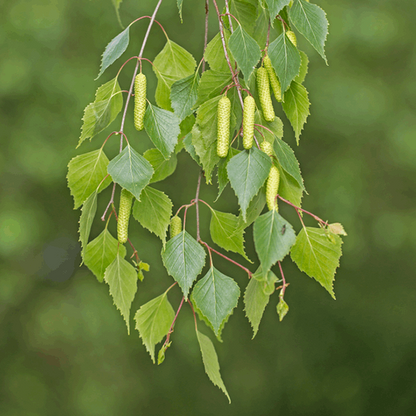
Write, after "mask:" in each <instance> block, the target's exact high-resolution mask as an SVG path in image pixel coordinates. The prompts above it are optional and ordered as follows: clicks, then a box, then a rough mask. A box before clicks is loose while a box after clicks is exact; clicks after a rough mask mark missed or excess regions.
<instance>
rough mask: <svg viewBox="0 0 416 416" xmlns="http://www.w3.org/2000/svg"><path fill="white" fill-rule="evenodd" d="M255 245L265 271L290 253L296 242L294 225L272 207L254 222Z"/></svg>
mask: <svg viewBox="0 0 416 416" xmlns="http://www.w3.org/2000/svg"><path fill="white" fill-rule="evenodd" d="M253 233H254V246H255V248H256V252H257V255H258V256H259V259H260V263H261V266H262V269H263V271H264V272H267V271H268V270H270V268H271V267H272V266H273V265H274V264H276V262H278V261H282V260H283V259H284V257H285V256H286V255H287V254H289V251H290V248H291V247H292V246H293V244H295V241H296V234H295V232H294V231H293V227H292V226H291V225H290V223H288V222H287V221H286V220H285V219H284V218H283V217H281V216H280V215H279V213H278V212H277V211H276V210H275V209H272V210H271V211H269V212H267V213H266V214H263V215H261V216H260V217H258V218H257V219H256V221H255V222H254V229H253Z"/></svg>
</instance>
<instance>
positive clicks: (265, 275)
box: [252, 265, 279, 296]
mask: <svg viewBox="0 0 416 416" xmlns="http://www.w3.org/2000/svg"><path fill="white" fill-rule="evenodd" d="M252 279H256V280H258V281H259V282H261V283H262V286H261V287H262V290H263V292H264V293H265V294H266V295H268V296H270V295H272V294H273V293H274V292H275V290H276V287H275V284H276V282H277V281H278V280H279V279H278V278H277V276H276V275H275V274H274V273H273V272H272V271H271V270H269V271H266V272H263V268H262V266H261V265H260V266H259V268H258V269H257V270H256V271H255V273H254V274H253V277H252Z"/></svg>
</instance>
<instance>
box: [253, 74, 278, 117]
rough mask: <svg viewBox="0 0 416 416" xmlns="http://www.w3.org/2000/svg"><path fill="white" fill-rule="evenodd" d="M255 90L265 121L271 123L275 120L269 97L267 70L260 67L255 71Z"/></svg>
mask: <svg viewBox="0 0 416 416" xmlns="http://www.w3.org/2000/svg"><path fill="white" fill-rule="evenodd" d="M257 89H258V93H259V98H260V104H261V109H262V111H263V116H264V118H265V120H266V121H273V120H274V118H275V114H274V109H273V104H272V98H271V97H270V84H269V76H268V75H267V69H266V68H264V67H260V68H259V69H258V70H257Z"/></svg>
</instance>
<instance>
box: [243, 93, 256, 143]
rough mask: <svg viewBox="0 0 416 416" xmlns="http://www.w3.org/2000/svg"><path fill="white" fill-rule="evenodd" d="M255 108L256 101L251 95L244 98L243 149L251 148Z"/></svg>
mask: <svg viewBox="0 0 416 416" xmlns="http://www.w3.org/2000/svg"><path fill="white" fill-rule="evenodd" d="M255 110H256V101H255V100H254V98H253V97H252V96H251V95H247V97H246V98H244V112H243V131H244V133H243V146H244V149H251V147H252V146H253V138H254V112H255Z"/></svg>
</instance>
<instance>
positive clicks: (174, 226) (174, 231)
mask: <svg viewBox="0 0 416 416" xmlns="http://www.w3.org/2000/svg"><path fill="white" fill-rule="evenodd" d="M181 232H182V220H181V218H180V217H178V216H177V215H175V216H174V217H172V219H171V220H170V238H173V237H176V236H177V235H178V234H180V233H181Z"/></svg>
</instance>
